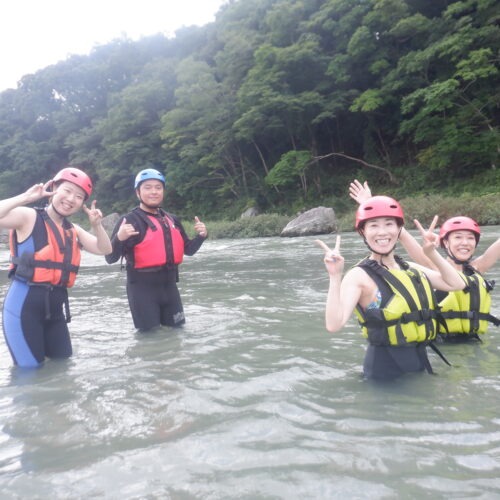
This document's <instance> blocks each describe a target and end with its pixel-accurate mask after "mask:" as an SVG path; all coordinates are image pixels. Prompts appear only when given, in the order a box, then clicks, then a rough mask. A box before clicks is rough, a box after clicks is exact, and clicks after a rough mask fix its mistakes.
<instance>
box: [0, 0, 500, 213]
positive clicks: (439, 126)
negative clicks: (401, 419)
mask: <svg viewBox="0 0 500 500" xmlns="http://www.w3.org/2000/svg"><path fill="white" fill-rule="evenodd" d="M499 50H500V14H499V10H498V4H497V2H496V1H495V0H462V1H450V0H406V1H403V0H230V1H229V2H228V4H227V5H225V6H223V7H222V8H221V10H220V11H219V12H218V15H217V19H216V21H215V22H214V23H211V24H208V25H206V26H204V27H201V28H196V27H192V28H185V29H182V30H180V31H179V32H177V34H176V37H175V38H172V39H166V38H165V37H163V36H161V35H158V36H154V37H149V38H144V39H142V40H140V41H138V42H132V41H130V40H126V39H122V40H116V41H115V42H113V43H110V44H108V45H105V46H101V47H98V48H96V49H94V51H93V52H92V53H91V54H90V55H88V56H71V57H69V58H68V59H67V60H66V61H63V62H60V63H59V64H56V65H54V66H50V67H48V68H45V69H43V70H41V71H39V72H37V73H36V74H34V75H27V76H25V77H23V78H22V80H21V81H20V82H19V85H18V88H17V89H15V90H7V91H4V92H2V93H1V94H0V197H6V196H9V195H13V194H17V193H18V192H20V191H21V190H23V189H25V188H27V187H28V186H30V185H31V184H33V183H35V182H40V181H41V180H45V179H47V178H49V176H51V175H52V174H54V173H55V172H56V171H57V170H58V169H59V168H61V167H62V166H64V165H66V164H68V163H72V164H77V165H80V166H81V167H82V168H83V169H85V170H86V171H88V172H89V173H90V174H91V175H92V176H93V178H94V179H95V180H96V181H97V182H96V186H97V188H96V197H97V198H98V200H99V204H100V205H101V207H103V208H104V209H105V210H106V211H110V210H116V211H122V210H124V209H125V208H127V207H129V206H130V205H131V204H132V203H133V202H134V201H133V192H132V179H133V177H134V174H135V173H136V172H137V171H138V170H139V169H141V168H143V167H146V166H156V167H157V168H159V169H161V170H162V171H164V172H165V174H166V176H167V179H168V190H167V195H168V207H169V209H171V210H173V211H176V212H179V213H181V214H190V215H192V214H193V213H197V214H198V215H200V216H201V217H206V218H211V219H214V218H217V217H219V216H221V217H222V216H226V217H231V216H235V215H236V214H239V212H241V211H242V210H244V209H245V208H247V207H248V206H251V205H258V206H259V207H260V209H261V210H267V211H271V212H282V213H286V212H289V213H290V212H291V211H293V210H297V209H299V208H303V207H309V206H312V205H317V204H318V203H319V202H322V203H324V204H329V205H332V206H334V207H336V208H338V209H339V210H342V208H343V206H344V205H342V204H343V203H344V204H345V201H343V200H345V199H346V189H347V184H348V182H349V180H351V179H352V178H354V177H355V176H358V177H360V178H363V179H365V178H368V179H369V180H370V182H371V184H372V186H373V187H374V188H375V189H376V191H378V192H381V191H385V192H387V193H392V194H393V195H395V196H405V195H406V196H408V195H411V194H414V193H415V194H416V193H435V192H441V193H445V194H446V193H448V194H453V195H454V194H457V193H462V192H470V193H482V194H487V193H494V192H496V191H499V190H500V174H499V173H498V172H499V170H498V169H497V164H498V161H499V148H500V146H499V144H500V140H499V103H500V85H499ZM485 179H487V181H486V182H485V181H484V180H485Z"/></svg>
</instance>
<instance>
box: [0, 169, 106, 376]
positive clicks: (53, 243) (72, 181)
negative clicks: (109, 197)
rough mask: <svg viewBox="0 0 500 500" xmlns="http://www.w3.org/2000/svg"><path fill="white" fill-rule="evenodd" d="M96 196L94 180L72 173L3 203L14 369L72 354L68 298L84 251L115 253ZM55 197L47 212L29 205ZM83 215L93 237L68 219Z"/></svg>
mask: <svg viewBox="0 0 500 500" xmlns="http://www.w3.org/2000/svg"><path fill="white" fill-rule="evenodd" d="M91 193H92V181H91V180H90V177H89V176H88V175H87V174H86V173H85V172H82V171H81V170H80V169H78V168H74V167H67V168H64V169H62V170H61V171H60V172H58V173H57V174H56V175H55V177H54V178H53V179H52V180H50V181H48V182H47V183H45V184H35V185H34V186H32V187H30V188H29V189H28V190H27V191H25V192H24V193H22V194H20V195H18V196H14V197H13V198H9V199H6V200H3V201H0V227H2V228H6V229H10V230H11V236H10V249H11V261H12V262H11V269H10V272H9V276H10V277H11V278H12V283H11V285H10V287H9V290H8V292H7V295H6V297H5V301H4V305H3V330H4V335H5V339H6V342H7V345H8V347H9V351H10V353H11V355H12V359H13V361H14V364H16V365H18V366H22V367H36V366H39V365H41V364H42V363H43V362H44V360H45V358H68V357H69V356H71V354H72V347H71V340H70V336H69V331H68V327H67V324H66V323H67V322H69V320H70V316H69V305H68V292H67V289H68V288H70V287H72V286H73V284H74V281H75V278H76V274H77V272H78V267H79V264H80V248H83V249H84V250H87V251H88V252H91V253H94V254H97V255H106V254H107V253H109V252H111V242H110V240H109V237H108V235H107V233H106V231H105V230H104V228H103V227H102V225H101V220H102V213H101V211H100V210H99V209H97V208H96V206H95V205H96V202H95V200H94V201H93V202H92V203H91V205H90V208H88V207H87V206H86V205H85V200H87V199H88V198H89V197H90V195H91ZM45 197H49V204H48V206H46V207H45V208H30V207H27V206H25V205H28V204H31V203H34V202H37V201H39V200H41V199H43V198H45ZM80 209H83V211H84V212H85V213H86V214H87V216H88V218H89V223H90V226H91V228H92V232H93V234H92V233H89V232H88V231H86V230H85V229H83V228H81V227H80V226H77V225H76V224H72V223H70V222H69V221H68V219H67V218H68V217H69V216H71V215H73V214H75V213H76V212H78V211H79V210H80Z"/></svg>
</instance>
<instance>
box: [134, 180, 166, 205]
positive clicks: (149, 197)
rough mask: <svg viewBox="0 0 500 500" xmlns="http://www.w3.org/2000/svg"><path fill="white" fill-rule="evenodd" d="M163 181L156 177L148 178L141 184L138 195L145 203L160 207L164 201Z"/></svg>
mask: <svg viewBox="0 0 500 500" xmlns="http://www.w3.org/2000/svg"><path fill="white" fill-rule="evenodd" d="M163 191H164V186H163V183H162V182H160V181H158V180H156V179H148V180H147V181H144V182H141V184H140V185H139V189H138V193H137V197H138V198H139V200H141V201H142V202H143V203H144V204H145V205H147V206H150V207H159V206H160V205H161V203H162V201H163Z"/></svg>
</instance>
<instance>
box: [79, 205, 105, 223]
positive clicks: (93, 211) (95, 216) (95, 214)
mask: <svg viewBox="0 0 500 500" xmlns="http://www.w3.org/2000/svg"><path fill="white" fill-rule="evenodd" d="M95 204H96V200H94V201H93V202H92V203H91V205H90V208H88V207H87V205H85V203H84V204H83V211H84V212H85V213H86V214H87V216H88V218H89V222H90V225H91V226H92V227H95V226H97V225H99V224H100V223H101V221H102V212H101V211H100V210H99V209H98V208H96V207H95Z"/></svg>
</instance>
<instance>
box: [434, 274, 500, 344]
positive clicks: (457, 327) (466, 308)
mask: <svg viewBox="0 0 500 500" xmlns="http://www.w3.org/2000/svg"><path fill="white" fill-rule="evenodd" d="M460 276H462V279H463V280H464V281H465V282H466V283H467V286H466V287H465V288H464V289H463V290H457V291H454V292H449V293H448V295H447V296H446V297H445V298H444V299H443V300H442V301H441V302H440V303H439V307H440V308H441V314H442V317H443V318H444V320H445V323H446V327H447V331H446V328H445V327H444V325H440V327H439V333H440V334H441V335H443V336H445V337H446V336H447V335H456V334H459V335H473V336H477V334H478V333H485V332H486V330H487V329H488V322H491V323H493V324H494V325H495V326H498V325H500V320H499V319H498V318H495V316H493V315H491V314H490V306H491V295H490V292H491V290H493V286H494V282H492V281H488V280H485V279H484V278H483V276H481V274H480V273H479V272H477V271H475V272H474V273H473V274H470V275H466V274H464V273H460Z"/></svg>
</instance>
